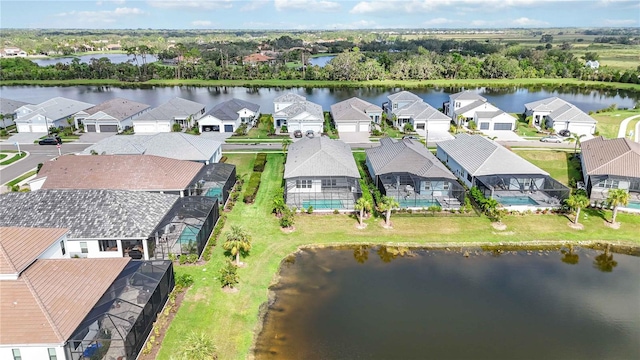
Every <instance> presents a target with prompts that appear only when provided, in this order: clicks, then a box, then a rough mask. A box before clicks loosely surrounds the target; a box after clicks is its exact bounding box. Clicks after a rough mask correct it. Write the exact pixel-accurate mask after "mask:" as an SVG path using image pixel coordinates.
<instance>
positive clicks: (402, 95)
mask: <svg viewBox="0 0 640 360" xmlns="http://www.w3.org/2000/svg"><path fill="white" fill-rule="evenodd" d="M387 98H388V99H389V100H391V101H423V100H422V98H421V97H419V96H418V95H416V94H414V93H412V92H409V91H400V92H397V93H395V94H391V95H389V96H387Z"/></svg>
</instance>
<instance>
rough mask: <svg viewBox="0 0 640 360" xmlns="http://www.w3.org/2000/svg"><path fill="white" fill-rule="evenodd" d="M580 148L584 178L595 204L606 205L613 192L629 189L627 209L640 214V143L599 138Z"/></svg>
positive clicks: (584, 143) (582, 144)
mask: <svg viewBox="0 0 640 360" xmlns="http://www.w3.org/2000/svg"><path fill="white" fill-rule="evenodd" d="M580 147H581V149H582V152H581V155H580V162H581V164H582V176H583V179H584V182H585V186H586V190H587V194H588V195H589V199H590V200H591V203H592V204H593V205H595V204H596V203H599V204H602V203H603V202H606V200H607V197H608V196H609V194H608V192H609V189H625V190H627V191H628V192H629V195H630V196H629V204H628V205H627V206H626V207H625V208H626V209H627V210H630V211H635V212H640V144H639V143H637V142H633V141H631V140H629V139H626V138H617V139H605V138H603V137H602V136H598V137H596V138H593V139H590V140H586V141H583V142H582V143H581V144H580Z"/></svg>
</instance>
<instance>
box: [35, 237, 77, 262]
mask: <svg viewBox="0 0 640 360" xmlns="http://www.w3.org/2000/svg"><path fill="white" fill-rule="evenodd" d="M61 242H62V243H64V248H65V253H64V255H63V254H62V247H61V246H60V243H61ZM69 257H70V256H69V246H68V245H67V235H64V236H62V237H61V238H59V239H58V240H56V241H55V242H54V243H53V244H51V246H49V248H48V249H47V250H45V251H44V252H43V253H42V255H40V256H39V257H38V259H68V258H69Z"/></svg>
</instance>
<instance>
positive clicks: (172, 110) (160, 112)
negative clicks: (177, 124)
mask: <svg viewBox="0 0 640 360" xmlns="http://www.w3.org/2000/svg"><path fill="white" fill-rule="evenodd" d="M204 107H205V106H204V104H200V103H197V102H195V101H191V100H186V99H182V98H178V97H176V98H173V99H171V100H169V101H167V102H166V103H164V104H162V105H160V106H158V107H157V108H155V109H153V110H151V111H148V112H146V113H144V114H142V115H140V116H139V117H138V118H137V119H136V121H138V120H141V121H145V120H147V121H149V120H172V119H175V118H187V117H189V115H195V114H198V113H200V112H201V111H202V109H204Z"/></svg>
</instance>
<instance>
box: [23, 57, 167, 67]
mask: <svg viewBox="0 0 640 360" xmlns="http://www.w3.org/2000/svg"><path fill="white" fill-rule="evenodd" d="M103 57H106V58H107V59H109V60H111V62H112V63H114V64H119V63H123V62H127V61H132V62H133V63H134V64H135V62H134V61H133V56H129V55H127V54H91V55H82V56H69V57H59V58H45V59H29V60H31V61H33V62H34V63H36V64H38V65H39V66H48V65H55V64H57V63H63V64H71V61H73V59H74V58H79V59H80V62H83V63H87V64H88V63H90V62H91V59H93V58H95V59H100V58H103ZM156 60H158V58H156V57H155V56H154V55H147V63H152V62H155V61H156ZM138 62H139V63H140V64H142V59H141V58H140V57H138Z"/></svg>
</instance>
